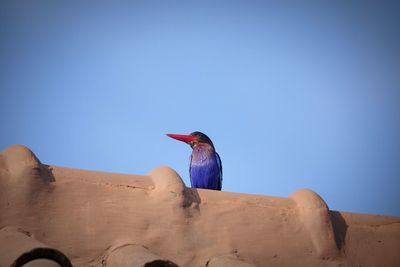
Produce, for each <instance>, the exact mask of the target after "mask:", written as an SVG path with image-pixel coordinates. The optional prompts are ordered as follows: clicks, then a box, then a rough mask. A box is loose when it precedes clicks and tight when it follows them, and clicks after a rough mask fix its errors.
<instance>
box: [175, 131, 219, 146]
mask: <svg viewBox="0 0 400 267" xmlns="http://www.w3.org/2000/svg"><path fill="white" fill-rule="evenodd" d="M167 136H169V137H171V138H174V139H176V140H179V141H182V142H185V143H186V144H188V145H190V147H191V148H194V147H195V146H197V145H205V144H207V145H210V146H211V147H212V148H213V149H214V144H213V142H212V141H211V139H210V138H209V137H208V136H207V135H205V134H203V133H202V132H193V133H191V134H189V135H186V134H167Z"/></svg>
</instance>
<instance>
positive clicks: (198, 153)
mask: <svg viewBox="0 0 400 267" xmlns="http://www.w3.org/2000/svg"><path fill="white" fill-rule="evenodd" d="M213 161H215V153H214V152H213V151H211V150H210V149H207V148H205V147H196V148H194V149H193V153H192V165H207V164H210V163H211V162H213Z"/></svg>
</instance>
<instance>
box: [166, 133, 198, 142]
mask: <svg viewBox="0 0 400 267" xmlns="http://www.w3.org/2000/svg"><path fill="white" fill-rule="evenodd" d="M167 136H169V137H171V138H174V139H176V140H179V141H182V142H185V143H190V142H193V141H194V140H196V137H194V136H191V135H187V134H167Z"/></svg>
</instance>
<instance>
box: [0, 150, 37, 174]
mask: <svg viewBox="0 0 400 267" xmlns="http://www.w3.org/2000/svg"><path fill="white" fill-rule="evenodd" d="M2 154H3V157H4V161H5V162H4V163H5V164H4V165H5V167H6V168H7V170H8V171H9V172H10V173H11V174H19V173H20V172H21V171H23V170H25V169H26V168H39V167H40V165H41V163H40V161H39V159H38V158H37V157H36V155H35V154H34V153H33V152H32V151H31V150H30V149H29V148H27V147H26V146H23V145H19V144H16V145H12V146H9V147H7V148H6V149H4V151H3V152H2Z"/></svg>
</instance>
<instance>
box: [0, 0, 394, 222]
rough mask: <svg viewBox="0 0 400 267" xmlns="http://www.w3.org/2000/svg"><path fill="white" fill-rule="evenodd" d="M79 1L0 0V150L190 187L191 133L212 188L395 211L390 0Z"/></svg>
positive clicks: (336, 206) (367, 210)
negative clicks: (178, 136)
mask: <svg viewBox="0 0 400 267" xmlns="http://www.w3.org/2000/svg"><path fill="white" fill-rule="evenodd" d="M78 2H80V3H76V2H75V4H71V3H69V4H63V3H61V2H59V1H1V3H0V34H1V42H0V57H1V58H0V88H1V94H0V121H1V133H0V134H1V136H0V137H1V138H0V149H1V150H2V149H4V148H5V147H7V146H9V145H11V144H14V143H20V144H24V145H26V146H28V147H29V148H31V149H32V150H33V151H34V152H35V153H36V155H37V156H38V157H39V159H40V160H41V161H42V162H44V163H48V164H52V165H59V166H66V167H74V168H83V169H91V170H100V171H110V172H121V173H132V174H146V173H148V172H149V171H150V170H151V169H152V168H154V167H157V166H160V165H168V166H170V167H172V168H173V169H175V170H176V171H177V172H178V173H179V174H180V175H181V176H182V178H183V179H184V181H185V183H186V184H187V185H189V179H188V161H189V155H190V152H191V151H190V147H189V146H186V145H185V144H183V143H181V142H177V141H175V140H173V139H170V138H168V137H166V136H165V134H166V133H190V132H192V131H196V130H198V131H202V132H204V133H206V134H207V135H209V136H210V137H211V139H212V140H213V141H214V143H215V146H216V148H217V151H218V152H219V154H220V155H221V158H222V162H223V166H224V182H223V190H224V191H231V192H242V193H253V194H262V195H272V196H284V197H286V196H288V195H290V194H291V193H292V192H294V191H296V190H297V189H299V188H310V189H313V190H315V191H316V192H318V193H319V194H320V195H321V196H322V197H323V198H324V199H325V200H326V202H327V203H328V205H329V207H330V208H331V209H333V210H341V211H351V212H362V213H377V214H386V215H398V216H400V192H399V191H400V27H399V25H400V16H399V14H400V4H398V1H393V2H389V1H376V2H375V3H373V2H369V1H316V2H312V1H304V2H303V1H293V2H292V1H259V2H258V1H226V2H223V1H181V2H178V1H159V2H155V1H145V3H143V2H135V1H131V2H133V3H130V4H110V3H108V4H101V2H98V3H97V4H83V2H85V3H86V1H78ZM90 2H92V1H90ZM107 2H110V1H107ZM300 2H302V3H300ZM396 2H397V3H396Z"/></svg>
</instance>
